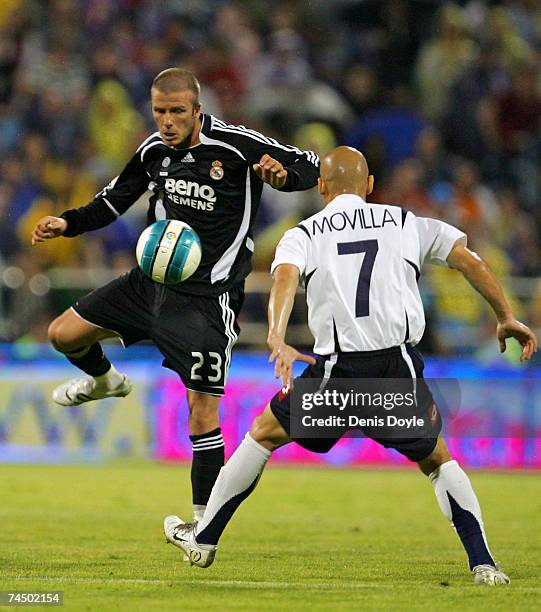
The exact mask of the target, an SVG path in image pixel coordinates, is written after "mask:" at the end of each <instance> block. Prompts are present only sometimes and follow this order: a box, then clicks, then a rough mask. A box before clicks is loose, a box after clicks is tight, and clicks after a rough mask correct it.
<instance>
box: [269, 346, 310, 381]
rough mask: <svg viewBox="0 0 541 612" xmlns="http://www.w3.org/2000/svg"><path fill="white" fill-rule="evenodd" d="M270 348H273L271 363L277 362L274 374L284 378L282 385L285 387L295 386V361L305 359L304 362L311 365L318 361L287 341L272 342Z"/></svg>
mask: <svg viewBox="0 0 541 612" xmlns="http://www.w3.org/2000/svg"><path fill="white" fill-rule="evenodd" d="M269 348H270V349H271V354H270V357H269V363H272V362H273V361H274V362H275V363H274V376H275V377H276V378H280V379H281V380H282V387H284V388H285V389H292V388H293V364H294V363H295V361H304V363H309V364H310V365H314V363H316V360H315V359H314V358H313V357H311V356H310V355H303V354H302V353H299V351H297V349H295V348H293V347H292V346H289V344H286V343H285V342H279V341H278V342H271V343H269Z"/></svg>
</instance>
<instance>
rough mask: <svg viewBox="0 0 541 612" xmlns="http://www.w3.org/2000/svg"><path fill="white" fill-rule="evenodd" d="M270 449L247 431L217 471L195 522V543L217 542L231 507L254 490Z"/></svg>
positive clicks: (227, 520)
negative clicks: (208, 494)
mask: <svg viewBox="0 0 541 612" xmlns="http://www.w3.org/2000/svg"><path fill="white" fill-rule="evenodd" d="M271 454H272V453H271V451H269V450H267V449H266V448H264V447H263V446H261V444H259V443H258V442H256V441H255V440H254V439H253V438H252V436H250V434H249V433H247V434H246V436H245V437H244V440H243V441H242V443H241V444H240V446H239V447H238V448H237V450H236V451H235V452H234V453H233V455H231V458H230V459H229V461H228V462H227V463H226V464H225V465H224V467H223V468H222V469H221V470H220V474H219V476H218V479H217V480H216V483H215V485H214V487H213V489H212V493H211V494H210V499H209V501H208V503H207V509H206V511H205V515H204V517H203V520H202V521H201V522H200V523H199V524H198V525H197V536H196V540H197V542H198V544H210V545H214V546H215V545H216V544H218V540H219V539H220V536H221V535H222V532H223V530H224V529H225V527H226V525H227V523H228V522H229V521H230V519H231V517H232V516H233V513H234V512H235V510H236V509H237V508H238V507H239V506H240V504H241V503H242V502H243V501H244V500H245V499H246V498H247V497H248V495H250V493H251V492H252V491H253V490H254V489H255V487H256V485H257V482H258V480H259V477H260V475H261V472H262V471H263V469H264V467H265V465H266V463H267V461H268V459H269V457H270V456H271Z"/></svg>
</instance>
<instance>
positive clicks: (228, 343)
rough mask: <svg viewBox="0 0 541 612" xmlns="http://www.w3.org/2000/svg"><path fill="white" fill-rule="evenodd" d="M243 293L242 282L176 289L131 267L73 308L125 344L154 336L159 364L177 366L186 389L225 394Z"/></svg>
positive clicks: (176, 368)
mask: <svg viewBox="0 0 541 612" xmlns="http://www.w3.org/2000/svg"><path fill="white" fill-rule="evenodd" d="M243 297H244V292H243V289H242V288H241V287H238V288H235V289H232V290H230V291H228V292H226V293H223V294H222V295H220V296H218V297H215V296H201V295H191V294H185V293H180V292H177V291H173V290H171V289H169V288H168V287H166V286H165V285H161V284H159V283H156V282H154V281H152V280H151V279H149V278H148V277H147V276H145V275H144V274H143V273H142V272H141V270H140V269H139V268H133V269H132V270H131V271H130V272H127V273H126V274H123V275H122V276H120V277H119V278H117V279H115V280H114V281H112V282H110V283H108V284H107V285H105V286H103V287H100V288H99V289H96V290H95V291H92V292H91V293H89V294H87V295H85V296H84V297H82V298H81V299H80V300H79V301H78V302H77V303H76V304H75V305H74V306H73V309H74V310H75V312H76V313H77V314H78V315H79V316H80V317H81V318H82V319H84V320H85V321H87V322H89V323H91V324H93V325H96V326H97V327H103V328H105V329H109V330H111V331H113V332H115V333H116V334H118V335H119V336H120V338H121V339H122V341H123V343H124V345H125V346H128V345H130V344H134V343H135V342H140V341H141V340H152V342H153V343H154V344H155V345H156V346H157V347H158V349H159V350H160V352H161V353H162V355H163V356H164V357H165V359H164V361H163V365H164V366H165V367H167V368H170V369H171V370H174V371H175V372H178V373H179V375H180V377H181V379H182V382H183V383H184V384H185V385H186V387H187V388H188V389H191V390H193V391H200V392H202V393H209V394H211V395H223V392H224V385H225V381H226V379H227V373H228V370H229V366H230V363H231V349H232V348H233V345H234V344H235V342H236V340H237V338H238V335H239V331H240V330H239V326H238V324H237V316H238V314H239V311H240V308H241V306H242V301H243Z"/></svg>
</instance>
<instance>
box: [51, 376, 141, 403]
mask: <svg viewBox="0 0 541 612" xmlns="http://www.w3.org/2000/svg"><path fill="white" fill-rule="evenodd" d="M131 390H132V384H131V382H130V380H129V379H128V377H127V376H123V377H122V382H121V383H120V384H119V385H118V386H117V387H114V388H113V389H107V388H106V387H102V386H100V387H97V386H96V380H95V379H94V378H92V376H86V377H85V378H72V379H71V380H68V381H67V382H65V383H62V384H61V385H59V386H58V387H56V389H55V390H54V391H53V400H54V401H55V402H56V403H57V404H60V405H61V406H79V404H84V403H85V402H92V401H94V400H98V399H104V398H105V397H126V395H128V393H129V392H130V391H131Z"/></svg>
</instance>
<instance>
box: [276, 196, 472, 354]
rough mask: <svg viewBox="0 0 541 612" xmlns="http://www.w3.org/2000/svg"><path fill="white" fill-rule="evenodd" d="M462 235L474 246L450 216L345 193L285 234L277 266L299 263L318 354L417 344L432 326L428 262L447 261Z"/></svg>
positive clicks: (296, 264)
mask: <svg viewBox="0 0 541 612" xmlns="http://www.w3.org/2000/svg"><path fill="white" fill-rule="evenodd" d="M457 240H459V241H460V242H461V243H462V244H463V245H466V235H465V234H464V233H463V232H461V231H460V230H458V229H456V228H455V227H452V226H451V225H448V224H447V223H443V222H442V221H437V220H435V219H428V218H422V217H416V216H415V215H414V214H413V213H411V212H407V211H405V210H403V209H401V208H399V207H398V206H388V205H384V204H369V203H367V202H365V201H364V200H363V199H362V198H360V197H358V196H355V195H349V194H345V195H340V196H338V197H336V198H335V199H334V200H332V201H331V202H330V203H329V204H328V205H327V206H325V208H324V209H323V210H321V211H320V212H318V213H317V214H315V215H313V216H312V217H309V218H308V219H306V220H304V221H303V222H302V223H300V224H299V225H298V226H297V227H294V228H293V229H290V230H288V231H287V232H286V233H285V234H284V236H283V238H282V239H281V240H280V243H279V244H278V247H277V248H276V255H275V258H274V261H273V263H272V266H271V272H274V270H275V269H276V267H277V266H279V265H280V264H285V263H287V264H293V265H295V266H297V267H298V268H299V271H300V273H301V276H302V279H303V282H304V285H305V287H306V293H307V302H308V324H309V326H310V330H311V331H312V334H313V335H314V338H315V345H314V352H315V353H316V354H318V355H329V354H331V353H335V352H351V351H376V350H379V349H385V348H390V347H393V346H399V345H400V344H403V343H404V342H409V343H410V344H412V345H415V344H417V343H418V342H419V340H420V339H421V337H422V335H423V332H424V329H425V316H424V310H423V304H422V302H421V296H420V294H419V289H418V286H417V281H418V278H419V274H420V270H421V267H422V266H423V264H424V263H425V262H430V263H434V264H439V265H447V256H448V255H449V253H450V251H451V249H452V248H453V246H454V244H455V242H456V241H457Z"/></svg>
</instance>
